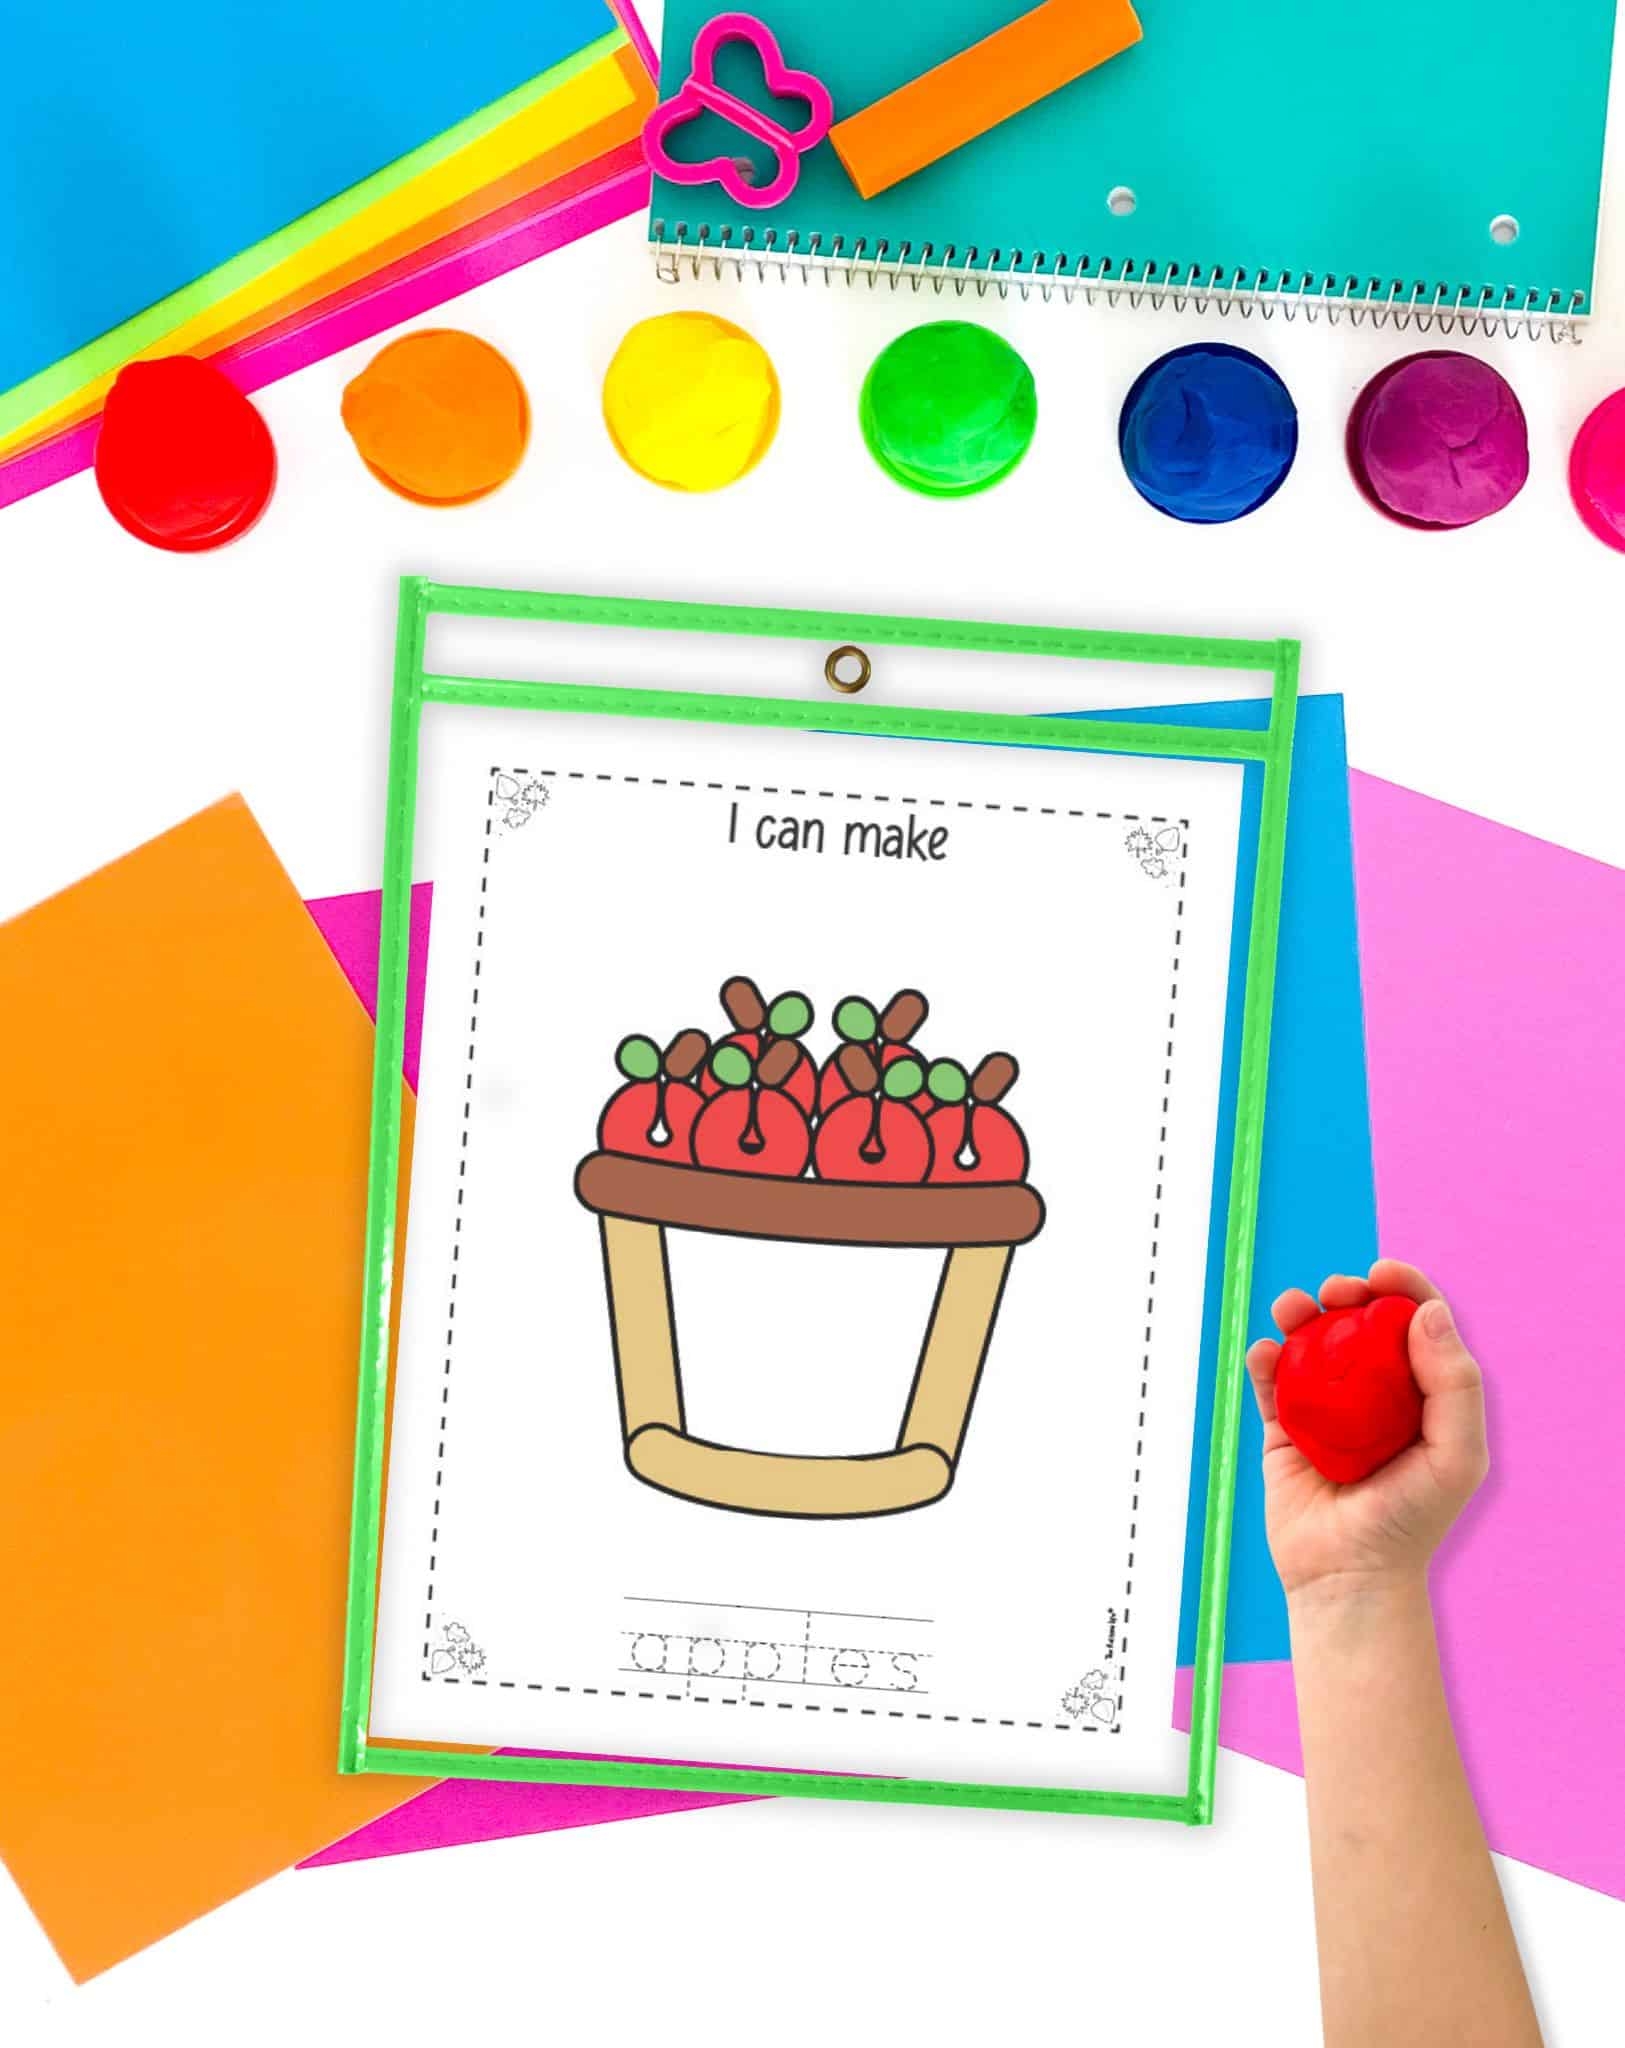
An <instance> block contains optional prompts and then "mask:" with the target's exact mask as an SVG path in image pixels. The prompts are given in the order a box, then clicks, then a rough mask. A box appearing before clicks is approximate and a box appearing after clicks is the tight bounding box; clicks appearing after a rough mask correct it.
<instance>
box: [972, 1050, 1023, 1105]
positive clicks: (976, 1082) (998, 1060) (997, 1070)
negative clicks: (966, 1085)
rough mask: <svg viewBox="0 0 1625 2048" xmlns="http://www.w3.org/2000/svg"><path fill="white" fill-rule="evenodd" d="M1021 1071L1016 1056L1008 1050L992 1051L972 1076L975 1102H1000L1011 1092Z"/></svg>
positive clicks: (973, 1099)
mask: <svg viewBox="0 0 1625 2048" xmlns="http://www.w3.org/2000/svg"><path fill="white" fill-rule="evenodd" d="M1020 1072H1021V1069H1020V1067H1018V1066H1017V1065H1016V1062H1015V1057H1014V1055H1013V1054H1011V1053H1007V1052H990V1053H989V1054H988V1056H987V1058H986V1059H985V1060H983V1062H982V1064H981V1065H980V1066H979V1067H978V1068H977V1069H976V1072H975V1073H974V1074H972V1075H971V1077H970V1092H971V1100H972V1101H973V1102H987V1103H993V1102H999V1101H1002V1100H1003V1098H1004V1097H1005V1096H1006V1095H1008V1094H1009V1092H1010V1090H1011V1089H1012V1088H1013V1087H1014V1086H1015V1084H1016V1076H1017V1075H1018V1074H1019V1073H1020Z"/></svg>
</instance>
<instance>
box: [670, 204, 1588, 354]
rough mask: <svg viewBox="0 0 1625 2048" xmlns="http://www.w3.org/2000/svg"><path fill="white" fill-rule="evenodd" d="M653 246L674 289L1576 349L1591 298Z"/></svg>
mask: <svg viewBox="0 0 1625 2048" xmlns="http://www.w3.org/2000/svg"><path fill="white" fill-rule="evenodd" d="M649 241H650V248H651V251H652V253H653V256H654V262H655V275H656V276H657V277H658V278H659V279H660V280H661V282H662V283H664V284H677V283H678V282H680V281H681V279H682V278H683V277H684V276H685V275H686V276H690V277H693V278H695V279H701V278H707V277H711V278H716V279H721V278H723V277H724V276H729V275H731V276H733V277H736V278H738V279H740V280H741V281H743V280H744V279H746V278H749V277H754V278H755V279H757V280H758V281H759V282H763V283H765V282H766V280H767V279H768V278H770V277H773V278H777V280H778V281H779V283H780V284H789V283H790V282H791V280H792V279H799V281H800V282H801V283H802V284H803V285H810V284H811V283H812V282H813V280H814V279H815V278H818V279H822V281H823V283H824V284H825V285H826V286H827V285H829V284H831V283H832V282H840V283H843V284H846V285H850V286H854V287H855V286H857V285H867V286H868V287H869V289H870V290H871V291H876V290H879V289H880V288H882V287H884V288H885V289H886V290H888V291H893V292H896V291H911V292H914V293H920V292H931V293H933V294H935V295H936V296H938V297H940V296H941V295H942V294H943V293H944V292H949V291H951V292H953V294H954V295H955V296H956V297H957V298H964V297H966V296H967V295H970V294H973V295H974V296H975V297H977V298H979V299H985V298H987V297H988V296H989V295H993V296H996V297H998V298H1000V299H1008V298H1010V297H1011V296H1012V294H1013V295H1014V296H1015V297H1017V298H1019V299H1023V300H1025V299H1030V298H1033V297H1037V298H1040V299H1043V300H1046V301H1048V300H1050V299H1054V298H1060V299H1062V300H1064V301H1065V302H1066V304H1068V305H1070V304H1071V303H1072V302H1073V300H1074V299H1082V300H1083V301H1084V303H1085V304H1086V305H1090V306H1094V305H1099V304H1105V305H1108V306H1110V305H1115V304H1116V303H1117V302H1118V301H1119V300H1125V301H1126V302H1127V303H1128V304H1129V305H1130V306H1132V307H1139V306H1149V307H1151V309H1152V310H1153V311H1154V312H1158V313H1160V312H1161V311H1162V310H1163V309H1164V308H1165V307H1172V309H1173V310H1174V312H1176V313H1183V312H1185V311H1186V310H1187V309H1189V310H1190V311H1192V312H1196V313H1206V312H1208V311H1210V310H1212V311H1214V312H1217V313H1218V314H1219V315H1220V316H1221V317H1228V316H1229V315H1230V314H1231V313H1234V314H1235V315H1236V316H1237V317H1238V318H1239V319H1242V320H1250V319H1252V318H1253V317H1254V316H1255V315H1256V316H1257V317H1258V318H1259V319H1260V320H1273V319H1274V318H1275V316H1276V314H1277V313H1279V314H1280V316H1281V318H1282V319H1283V320H1288V321H1291V320H1297V319H1302V320H1304V321H1306V322H1307V323H1308V324H1309V325H1310V326H1313V325H1314V323H1315V322H1316V321H1317V320H1324V321H1325V322H1326V325H1327V326H1328V327H1335V326H1336V325H1337V323H1338V322H1339V320H1347V321H1348V323H1349V325H1350V326H1351V327H1359V326H1360V325H1361V324H1362V323H1366V324H1369V325H1370V326H1371V327H1373V328H1381V327H1392V328H1393V329H1394V330H1395V332H1396V333H1401V334H1402V333H1404V332H1405V331H1406V330H1407V329H1409V328H1412V327H1414V328H1415V330H1416V332H1417V333H1418V334H1429V333H1433V332H1437V333H1439V334H1441V335H1446V334H1461V335H1479V336H1482V337H1483V338H1484V339H1485V340H1490V339H1492V338H1493V337H1494V336H1496V335H1497V334H1504V335H1506V336H1507V337H1508V338H1509V339H1511V338H1512V337H1514V336H1520V337H1522V338H1523V339H1525V340H1529V341H1539V340H1541V339H1542V338H1544V339H1546V340H1548V341H1552V342H1564V341H1567V342H1570V343H1572V344H1575V345H1578V344H1579V342H1580V341H1581V339H1582V335H1581V331H1580V330H1581V327H1582V326H1583V324H1584V319H1585V315H1584V312H1583V310H1582V309H1583V307H1584V303H1585V294H1584V292H1571V293H1570V294H1569V298H1568V303H1567V305H1566V306H1565V305H1564V303H1563V294H1562V293H1561V292H1556V291H1552V292H1541V291H1539V290H1538V289H1534V288H1526V289H1524V290H1523V291H1522V292H1520V291H1519V290H1518V289H1517V287H1515V286H1508V287H1506V288H1505V289H1504V290H1502V291H1501V292H1500V293H1499V294H1498V293H1497V292H1496V290H1495V288H1494V286H1492V285H1483V286H1480V287H1478V288H1476V289H1475V288H1474V287H1472V286H1470V285H1461V286H1459V287H1457V289H1456V290H1455V291H1454V292H1452V291H1451V289H1450V288H1449V287H1448V286H1447V285H1435V286H1432V287H1430V286H1427V285H1423V284H1415V285H1406V284H1404V283H1401V282H1399V281H1389V282H1385V281H1384V280H1383V279H1381V278H1359V277H1344V278H1342V279H1339V278H1337V277H1335V276H1330V275H1327V276H1319V277H1317V276H1315V275H1313V274H1312V273H1310V272H1307V271H1305V272H1303V273H1301V274H1300V275H1298V276H1296V277H1294V275H1293V274H1292V273H1291V272H1290V271H1286V270H1283V271H1279V272H1276V271H1267V270H1260V271H1257V272H1255V273H1252V274H1249V273H1248V272H1246V271H1244V270H1232V271H1228V272H1227V271H1226V270H1225V269H1224V268H1223V267H1222V266H1217V265H1216V266H1215V267H1213V268H1212V269H1210V270H1204V269H1202V268H1200V267H1199V266H1198V265H1196V264H1191V265H1190V266H1189V267H1188V268H1181V266H1179V265H1178V264H1173V263H1169V264H1166V265H1162V266H1158V265H1156V264H1144V265H1139V266H1136V265H1135V264H1133V263H1126V264H1124V265H1122V266H1121V267H1120V268H1116V269H1114V267H1113V265H1112V263H1111V262H1110V261H1109V260H1107V261H1104V262H1101V263H1099V264H1093V263H1091V261H1090V259H1089V258H1088V257H1087V256H1080V257H1078V258H1077V260H1076V261H1075V262H1073V261H1069V260H1068V258H1066V257H1065V256H1061V255H1058V256H1056V257H1055V258H1054V259H1053V260H1052V259H1050V258H1048V257H1046V256H1044V255H1043V254H1034V255H1030V256H1029V255H1025V254H1024V253H1023V252H1022V251H1021V250H1019V249H1012V250H1009V251H1008V252H1007V251H1004V250H1000V249H990V250H989V251H987V253H986V254H985V256H984V254H983V252H982V251H981V250H979V249H975V248H972V249H967V250H965V251H964V252H963V253H961V252H960V251H959V250H958V249H956V248H954V247H953V246H952V245H951V244H950V245H948V246H947V247H945V248H943V249H940V250H939V249H937V248H935V247H934V246H933V245H932V244H931V243H929V242H927V243H924V244H922V245H921V246H920V247H919V248H918V249H916V248H915V247H914V245H913V244H912V243H908V242H905V243H903V244H901V245H900V246H899V248H898V250H897V252H896V254H895V255H894V254H893V253H892V250H891V246H890V244H889V243H887V242H884V241H879V242H876V243H875V244H874V245H873V247H872V248H871V247H870V245H869V244H868V243H867V242H866V241H864V240H861V239H860V240H858V241H856V242H854V243H853V244H852V246H851V247H850V249H848V248H847V247H845V245H844V242H843V238H842V237H840V236H836V237H835V238H834V239H833V240H832V241H831V243H830V245H829V247H828V249H827V250H826V249H825V248H824V247H823V237H822V236H820V235H809V236H806V237H803V236H802V235H801V234H800V233H799V232H798V231H797V230H794V229H791V230H789V231H787V232H785V233H784V234H782V235H781V234H780V232H779V231H778V230H777V229H776V228H768V229H765V230H764V231H762V233H761V234H760V235H758V233H757V231H756V229H755V228H752V227H747V228H745V229H744V230H743V231H742V232H741V233H740V234H739V235H738V236H737V237H736V235H735V231H734V229H733V228H732V227H724V228H722V229H721V230H720V231H718V232H717V233H715V234H713V232H712V230H711V229H710V228H709V227H700V228H699V229H697V230H696V232H695V236H694V239H693V240H692V241H691V240H690V239H689V228H688V223H687V222H685V221H678V222H676V223H674V224H673V226H672V231H671V239H669V240H668V239H667V235H666V222H665V221H663V220H655V221H651V222H650V224H649Z"/></svg>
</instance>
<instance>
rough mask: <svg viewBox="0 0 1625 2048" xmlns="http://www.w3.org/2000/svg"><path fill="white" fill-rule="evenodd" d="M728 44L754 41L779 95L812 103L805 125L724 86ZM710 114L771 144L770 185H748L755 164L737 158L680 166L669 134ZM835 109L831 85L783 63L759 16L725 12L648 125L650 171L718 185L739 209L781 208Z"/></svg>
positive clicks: (697, 44)
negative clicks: (721, 74)
mask: <svg viewBox="0 0 1625 2048" xmlns="http://www.w3.org/2000/svg"><path fill="white" fill-rule="evenodd" d="M724 43H749V44H750V45H751V47H752V48H753V49H754V50H755V52H756V54H757V55H758V56H759V57H760V58H761V60H762V80H763V83H764V84H765V85H766V87H767V90H768V92H769V93H770V94H771V95H772V96H773V98H774V99H794V100H805V101H806V103H807V112H808V118H807V120H806V121H805V122H804V123H803V124H802V126H801V127H799V128H784V127H781V126H780V125H779V123H778V122H777V121H775V120H773V119H772V117H771V116H770V115H767V114H764V113H762V112H761V111H760V110H759V109H757V108H756V107H753V106H751V105H749V104H748V102H746V101H745V100H742V99H739V98H737V97H736V96H735V95H734V94H733V93H731V92H728V91H727V90H726V89H725V88H724V87H722V86H720V85H718V84H717V77H716V63H717V51H718V50H719V49H721V47H722V45H723V44H724ZM706 111H709V112H711V113H713V114H720V115H721V116H722V118H723V120H725V121H731V122H732V123H733V125H734V126H735V127H736V128H739V129H742V130H743V131H744V133H745V134H746V135H749V136H750V137H752V138H753V140H755V141H757V142H760V143H764V144H765V145H766V146H767V147H768V148H769V149H770V150H772V152H773V156H774V160H775V161H776V162H777V164H778V172H777V174H776V176H774V177H772V178H770V179H769V180H768V182H767V183H766V184H765V185H756V184H752V183H750V182H749V166H748V164H743V163H741V161H740V160H739V159H738V158H737V157H731V156H712V157H707V158H706V159H705V161H704V162H703V163H697V164H685V163H680V162H679V161H678V160H677V158H676V157H674V156H672V155H671V154H670V152H669V151H668V150H667V148H666V137H667V136H668V135H669V134H670V133H671V131H672V129H673V128H677V127H680V126H681V125H682V124H683V123H684V122H685V121H693V120H696V119H697V118H698V117H699V116H700V115H701V114H702V113H705V112H706ZM834 118H835V107H834V103H833V101H832V100H831V99H830V96H829V90H828V88H827V87H826V86H825V85H824V83H823V81H822V80H821V79H817V78H814V77H813V75H812V73H811V72H810V71H796V70H793V69H792V68H791V67H790V66H789V65H787V64H786V63H785V61H784V57H783V54H782V52H781V51H780V49H779V45H778V39H777V38H776V37H775V35H774V34H773V31H772V30H771V29H770V28H769V27H768V26H767V24H766V22H764V21H758V20H757V18H756V16H755V15H754V14H718V15H714V16H713V17H712V19H711V20H710V21H708V22H707V23H706V24H705V26H704V28H702V29H701V30H700V32H699V34H698V35H697V36H696V37H695V38H694V54H693V56H692V58H691V59H690V69H689V75H688V77H687V78H685V79H684V80H683V83H682V84H681V85H680V86H679V87H678V89H677V91H676V93H675V94H674V95H673V96H672V98H670V99H669V100H662V101H661V103H660V105H659V106H658V107H656V108H655V110H654V112H653V113H652V114H651V115H650V116H649V118H648V120H647V121H646V122H645V123H644V124H643V154H644V156H645V157H646V158H647V160H648V164H649V168H650V169H651V170H652V171H654V172H656V173H657V174H658V175H659V176H660V177H662V178H666V179H669V180H670V182H671V183H672V184H674V185H710V184H713V183H714V184H718V185H720V186H721V187H722V189H723V191H724V192H726V193H727V195H728V197H729V198H730V199H731V200H733V201H734V203H735V204H736V205H738V206H777V205H778V203H779V201H780V200H781V199H787V198H788V197H789V196H790V194H791V193H792V192H793V191H794V190H795V185H796V180H797V178H798V177H800V175H801V159H802V156H803V155H804V154H805V153H806V151H808V150H809V149H815V148H816V147H817V146H818V144H819V143H820V142H822V141H823V139H824V137H825V136H826V135H827V134H828V133H829V129H830V123H831V122H832V121H833V120H834Z"/></svg>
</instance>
